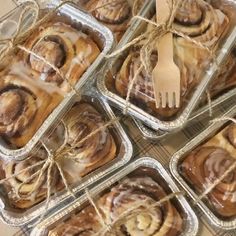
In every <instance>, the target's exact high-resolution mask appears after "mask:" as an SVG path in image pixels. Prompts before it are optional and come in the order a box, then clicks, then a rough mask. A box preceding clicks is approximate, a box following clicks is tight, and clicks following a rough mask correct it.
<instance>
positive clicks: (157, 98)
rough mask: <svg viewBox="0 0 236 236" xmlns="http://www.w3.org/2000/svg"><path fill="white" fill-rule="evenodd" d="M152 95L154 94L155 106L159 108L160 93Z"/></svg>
mask: <svg viewBox="0 0 236 236" xmlns="http://www.w3.org/2000/svg"><path fill="white" fill-rule="evenodd" d="M154 96H155V102H156V108H159V107H160V105H161V94H160V93H159V92H158V93H155V95H154Z"/></svg>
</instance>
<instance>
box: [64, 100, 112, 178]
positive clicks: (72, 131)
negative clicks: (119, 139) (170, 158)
mask: <svg viewBox="0 0 236 236" xmlns="http://www.w3.org/2000/svg"><path fill="white" fill-rule="evenodd" d="M64 124H65V128H66V130H67V141H66V146H67V147H68V148H69V149H70V154H69V155H70V158H69V159H67V158H65V159H62V160H61V166H63V169H64V171H65V172H66V173H67V175H68V177H67V178H68V180H70V182H74V181H75V180H78V179H79V178H81V177H82V176H84V175H86V174H88V173H89V172H91V171H93V170H95V169H97V168H98V167H100V166H103V165H105V164H106V163H108V162H109V161H111V160H112V159H114V158H115V155H116V144H115V141H114V139H113V137H112V135H111V133H110V131H109V130H108V129H102V128H101V127H103V126H104V125H105V122H104V120H103V117H102V115H101V114H100V113H99V112H98V111H97V110H96V109H95V108H94V107H93V106H92V105H90V104H88V103H78V104H76V105H75V106H74V107H73V108H72V109H71V110H70V111H69V112H68V114H67V115H66V117H65V119H64ZM100 129H101V130H100ZM93 132H95V133H94V135H91V137H89V138H86V137H87V136H88V135H90V134H92V133H93ZM83 140H84V141H83Z"/></svg>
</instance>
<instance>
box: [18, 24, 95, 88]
mask: <svg viewBox="0 0 236 236" xmlns="http://www.w3.org/2000/svg"><path fill="white" fill-rule="evenodd" d="M24 47H25V48H27V49H29V50H31V51H32V52H33V53H34V54H33V53H32V54H28V53H25V52H24V53H23V58H24V60H25V62H26V63H27V64H28V65H29V66H30V68H31V69H33V70H34V71H35V72H36V73H38V76H39V79H41V80H42V81H45V82H49V83H53V84H55V85H57V86H58V87H60V88H61V90H62V91H64V92H68V91H69V90H70V89H71V87H70V86H73V85H75V84H76V82H77V81H78V80H79V79H80V77H81V76H82V75H83V73H84V72H85V71H86V69H87V68H88V67H89V66H90V65H91V64H92V63H93V61H94V60H95V59H96V58H97V57H98V55H99V53H100V49H99V48H98V46H97V44H96V43H95V42H94V41H93V40H92V38H91V37H90V36H88V35H87V34H85V33H83V32H82V31H79V30H77V29H75V28H72V27H71V26H70V25H67V24H65V23H60V22H58V23H47V24H44V25H42V26H41V27H40V28H39V30H38V31H36V32H34V33H33V34H32V35H31V36H30V38H29V39H28V40H27V41H26V43H25V44H24ZM21 54H22V52H20V55H21ZM36 55H37V56H39V57H40V58H43V59H44V60H45V61H46V62H47V63H45V61H43V60H41V59H40V58H39V57H37V56H36ZM54 68H57V69H59V70H60V72H61V74H60V75H59V74H58V73H57V72H56V71H55V69H54ZM61 75H63V77H64V78H62V76H61ZM68 83H70V85H69V84H68Z"/></svg>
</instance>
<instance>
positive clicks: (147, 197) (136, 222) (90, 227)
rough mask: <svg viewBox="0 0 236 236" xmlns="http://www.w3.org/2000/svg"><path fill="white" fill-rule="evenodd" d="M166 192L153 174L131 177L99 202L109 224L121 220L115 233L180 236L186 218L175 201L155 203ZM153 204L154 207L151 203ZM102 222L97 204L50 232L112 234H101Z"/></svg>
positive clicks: (116, 225)
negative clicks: (151, 175)
mask: <svg viewBox="0 0 236 236" xmlns="http://www.w3.org/2000/svg"><path fill="white" fill-rule="evenodd" d="M166 196H167V195H166V193H165V191H164V190H163V188H162V187H161V186H160V185H159V184H158V183H156V182H155V181H154V180H152V179H151V178H150V177H130V178H126V179H124V180H123V181H121V183H120V184H118V185H117V186H115V187H113V188H112V189H111V190H110V191H109V192H108V193H106V194H104V195H103V196H101V197H100V198H99V199H98V200H97V202H96V206H97V208H98V210H99V211H100V213H101V215H102V217H103V218H104V222H105V223H106V224H107V225H111V224H112V222H114V221H116V222H118V223H117V224H115V225H113V227H112V230H111V232H112V233H113V234H114V235H117V236H118V235H119V236H120V235H124V236H125V235H127V236H128V235H129V236H136V235H160V236H162V235H163V236H166V235H168V236H177V235H180V234H181V231H182V228H183V219H182V216H181V214H180V213H179V212H178V210H177V209H176V208H175V206H174V205H173V203H172V202H171V201H166V202H164V203H163V204H161V205H160V206H156V207H152V205H153V204H154V203H156V202H158V201H159V200H160V199H163V198H164V197H166ZM149 205H150V208H148V207H147V206H149ZM130 209H135V210H136V211H135V210H134V211H132V210H131V211H130V212H129V214H128V215H126V214H125V216H124V215H123V216H124V217H122V214H124V213H126V212H127V211H129V210H130ZM99 222H100V221H99V218H98V216H97V214H96V212H95V210H94V208H92V206H88V207H86V208H85V209H84V210H83V211H81V212H80V213H78V214H76V215H74V216H72V218H70V219H69V220H67V221H66V222H64V223H62V224H60V225H58V226H57V227H56V228H55V229H53V230H51V231H50V233H49V235H50V236H53V235H57V236H65V235H67V236H75V235H86V236H90V235H91V236H92V235H110V232H107V233H105V234H102V233H101V234H99V232H102V231H101V230H102V227H103V226H102V225H101V223H99ZM99 224H100V227H99Z"/></svg>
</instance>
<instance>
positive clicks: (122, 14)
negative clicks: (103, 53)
mask: <svg viewBox="0 0 236 236" xmlns="http://www.w3.org/2000/svg"><path fill="white" fill-rule="evenodd" d="M131 2H132V1H131ZM131 2H130V1H128V0H115V1H112V0H85V1H83V7H84V9H85V10H87V11H88V12H90V13H91V14H92V15H93V16H94V17H95V18H96V19H97V20H99V21H100V22H101V23H103V24H104V25H106V26H107V27H108V28H110V29H111V31H112V32H113V33H114V34H115V37H116V39H117V41H119V40H120V39H121V37H122V35H123V34H124V33H125V31H126V29H127V28H128V24H129V22H130V20H131V18H132V4H131Z"/></svg>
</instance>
